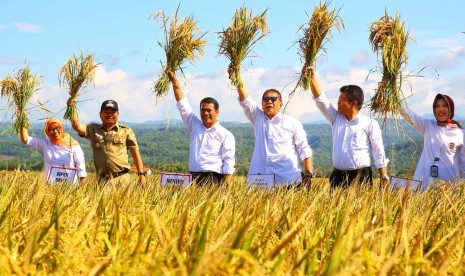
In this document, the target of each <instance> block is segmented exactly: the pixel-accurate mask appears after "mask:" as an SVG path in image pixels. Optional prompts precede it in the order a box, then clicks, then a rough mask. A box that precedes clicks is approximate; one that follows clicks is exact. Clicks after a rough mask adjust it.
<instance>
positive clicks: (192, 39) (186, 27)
mask: <svg viewBox="0 0 465 276" xmlns="http://www.w3.org/2000/svg"><path fill="white" fill-rule="evenodd" d="M178 12H179V7H178V9H177V10H176V13H175V14H173V15H171V16H165V14H164V12H163V11H159V12H156V13H154V14H152V15H151V18H154V19H157V20H158V21H160V22H161V24H162V28H163V30H164V41H158V45H159V46H160V47H162V48H163V50H164V52H165V56H166V61H165V63H164V64H163V63H162V74H161V76H160V77H159V78H158V80H157V81H156V83H155V85H154V87H153V92H154V94H155V95H156V97H157V98H161V97H163V96H165V95H166V93H167V92H168V90H169V78H168V75H167V73H166V71H168V70H170V71H173V72H176V71H178V70H181V71H182V70H183V68H184V67H183V66H184V64H185V62H186V61H189V62H190V63H194V62H195V61H197V60H198V59H199V57H200V56H203V55H204V54H205V53H204V47H205V46H206V45H207V42H206V41H205V40H203V39H202V38H203V36H204V35H205V34H202V33H201V32H200V29H199V28H198V26H197V23H196V22H194V17H193V16H192V15H190V16H188V17H185V18H182V19H179V17H178Z"/></svg>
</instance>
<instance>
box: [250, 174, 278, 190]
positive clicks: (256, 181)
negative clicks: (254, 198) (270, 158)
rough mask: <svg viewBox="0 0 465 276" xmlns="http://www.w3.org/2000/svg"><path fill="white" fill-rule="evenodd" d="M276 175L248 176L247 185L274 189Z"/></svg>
mask: <svg viewBox="0 0 465 276" xmlns="http://www.w3.org/2000/svg"><path fill="white" fill-rule="evenodd" d="M274 180H275V176H274V174H248V175H247V185H250V186H254V187H262V188H273V187H274Z"/></svg>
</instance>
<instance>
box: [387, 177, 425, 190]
mask: <svg viewBox="0 0 465 276" xmlns="http://www.w3.org/2000/svg"><path fill="white" fill-rule="evenodd" d="M391 187H392V188H393V189H402V188H407V189H410V190H413V191H419V190H421V181H419V180H413V179H406V178H402V177H396V176H393V177H391Z"/></svg>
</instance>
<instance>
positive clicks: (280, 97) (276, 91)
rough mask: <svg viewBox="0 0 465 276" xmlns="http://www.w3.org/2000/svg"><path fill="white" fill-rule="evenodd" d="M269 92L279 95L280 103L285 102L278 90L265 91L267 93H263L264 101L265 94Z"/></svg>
mask: <svg viewBox="0 0 465 276" xmlns="http://www.w3.org/2000/svg"><path fill="white" fill-rule="evenodd" d="M268 92H274V93H277V94H278V98H279V101H280V102H282V101H283V97H282V96H281V92H279V91H278V90H276V89H274V88H270V89H267V90H265V92H263V95H262V99H263V96H265V94H266V93H268Z"/></svg>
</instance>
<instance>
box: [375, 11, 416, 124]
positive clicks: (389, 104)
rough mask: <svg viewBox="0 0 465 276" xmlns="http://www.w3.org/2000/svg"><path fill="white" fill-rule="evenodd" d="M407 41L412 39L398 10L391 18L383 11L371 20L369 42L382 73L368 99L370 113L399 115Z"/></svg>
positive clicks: (406, 56)
mask: <svg viewBox="0 0 465 276" xmlns="http://www.w3.org/2000/svg"><path fill="white" fill-rule="evenodd" d="M409 40H413V39H412V38H411V37H410V36H409V31H407V30H406V29H405V21H404V22H401V21H400V18H399V14H398V13H397V12H396V16H395V17H394V18H392V17H390V16H389V15H388V14H387V12H386V13H385V15H384V16H382V17H381V18H380V19H379V20H378V21H374V22H373V23H371V26H370V43H371V46H372V49H373V51H374V52H376V53H377V55H378V57H380V56H381V64H382V65H381V66H380V67H382V72H383V76H382V79H381V81H380V82H379V83H378V88H377V89H376V93H375V95H374V96H373V97H372V98H371V106H370V108H371V112H372V113H373V114H376V113H378V114H381V115H382V116H383V117H384V119H385V120H386V117H387V115H388V114H389V115H392V116H394V117H395V116H396V115H397V114H398V112H399V109H400V106H401V100H402V99H403V98H404V96H403V94H402V89H401V85H402V81H403V78H402V69H403V68H404V67H405V66H406V65H407V60H408V54H407V49H406V45H407V42H408V41H409Z"/></svg>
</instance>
